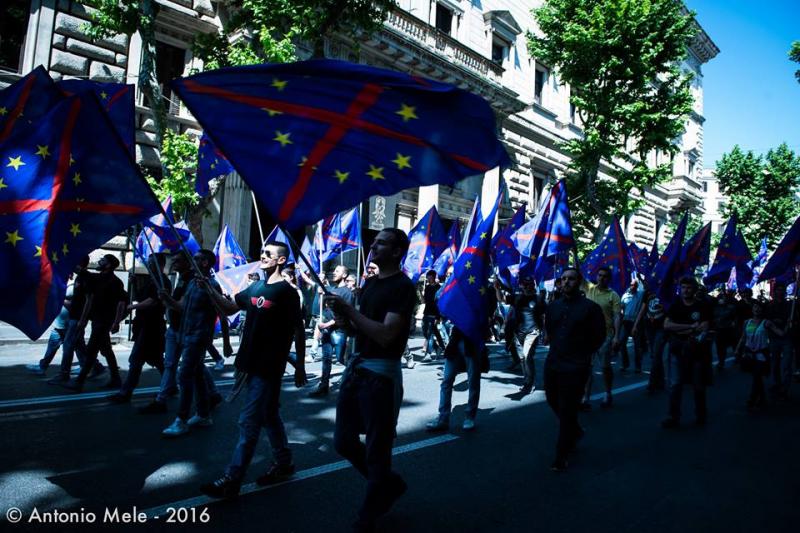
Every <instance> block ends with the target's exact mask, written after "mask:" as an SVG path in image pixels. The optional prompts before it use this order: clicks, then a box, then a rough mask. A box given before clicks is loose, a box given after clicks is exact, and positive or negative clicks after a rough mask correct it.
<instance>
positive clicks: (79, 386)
mask: <svg viewBox="0 0 800 533" xmlns="http://www.w3.org/2000/svg"><path fill="white" fill-rule="evenodd" d="M59 385H61V386H62V387H64V388H65V389H69V390H71V391H73V392H81V391H82V390H83V383H81V382H79V381H78V380H77V379H70V380H69V381H62V382H61V383H59Z"/></svg>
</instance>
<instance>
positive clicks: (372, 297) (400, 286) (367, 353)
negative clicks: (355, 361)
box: [356, 272, 417, 360]
mask: <svg viewBox="0 0 800 533" xmlns="http://www.w3.org/2000/svg"><path fill="white" fill-rule="evenodd" d="M416 303H417V291H416V290H415V287H414V284H413V283H412V282H411V280H410V279H408V277H406V275H405V274H403V273H402V272H398V273H397V274H395V275H393V276H389V277H388V278H380V277H378V276H373V277H371V278H369V279H368V280H367V281H366V283H364V290H363V292H362V293H361V301H360V305H359V311H360V312H361V314H363V315H364V316H366V317H367V318H369V319H371V320H375V321H377V322H381V323H383V321H384V320H385V318H386V315H387V314H388V313H397V314H399V315H400V316H402V317H403V318H404V319H405V320H406V327H404V328H403V331H404V334H403V335H401V336H400V337H399V338H398V339H397V340H396V341H395V342H393V343H392V344H391V345H390V346H386V347H383V346H381V345H380V344H378V343H377V342H375V341H373V340H372V339H370V338H369V337H367V336H366V335H364V334H363V333H361V332H358V334H357V336H356V351H357V352H358V353H359V354H360V355H361V357H363V358H364V359H397V360H400V357H401V356H402V355H403V351H404V350H405V348H406V342H407V341H408V334H409V332H410V326H411V317H412V315H413V314H414V306H415V305H416Z"/></svg>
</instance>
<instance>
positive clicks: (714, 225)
mask: <svg viewBox="0 0 800 533" xmlns="http://www.w3.org/2000/svg"><path fill="white" fill-rule="evenodd" d="M702 181H703V223H704V224H707V223H709V222H711V232H712V233H718V232H720V231H722V229H723V226H724V225H725V217H723V216H722V209H723V207H724V206H725V203H726V202H727V201H728V198H727V197H726V196H725V195H724V194H723V193H722V192H721V191H720V190H719V180H717V177H716V176H715V175H714V169H710V168H709V169H705V171H704V172H703V177H702Z"/></svg>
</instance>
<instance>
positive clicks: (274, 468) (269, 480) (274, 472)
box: [256, 463, 294, 487]
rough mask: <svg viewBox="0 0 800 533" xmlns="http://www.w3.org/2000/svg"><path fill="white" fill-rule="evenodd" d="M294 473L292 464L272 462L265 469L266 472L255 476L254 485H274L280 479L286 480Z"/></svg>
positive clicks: (280, 480)
mask: <svg viewBox="0 0 800 533" xmlns="http://www.w3.org/2000/svg"><path fill="white" fill-rule="evenodd" d="M293 475H294V464H293V463H289V464H288V465H279V464H278V463H272V464H271V465H270V466H269V468H268V469H267V473H266V474H264V475H263V476H261V477H258V478H256V485H258V486H259V487H264V486H266V485H274V484H276V483H280V482H282V481H286V480H287V479H289V478H290V477H292V476H293Z"/></svg>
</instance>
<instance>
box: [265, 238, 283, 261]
mask: <svg viewBox="0 0 800 533" xmlns="http://www.w3.org/2000/svg"><path fill="white" fill-rule="evenodd" d="M267 246H274V247H276V248H278V249H280V251H279V252H278V254H280V255H279V256H278V257H285V258H287V259H288V258H289V245H288V244H286V243H285V242H281V241H267V242H265V243H264V246H263V248H266V247H267Z"/></svg>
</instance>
